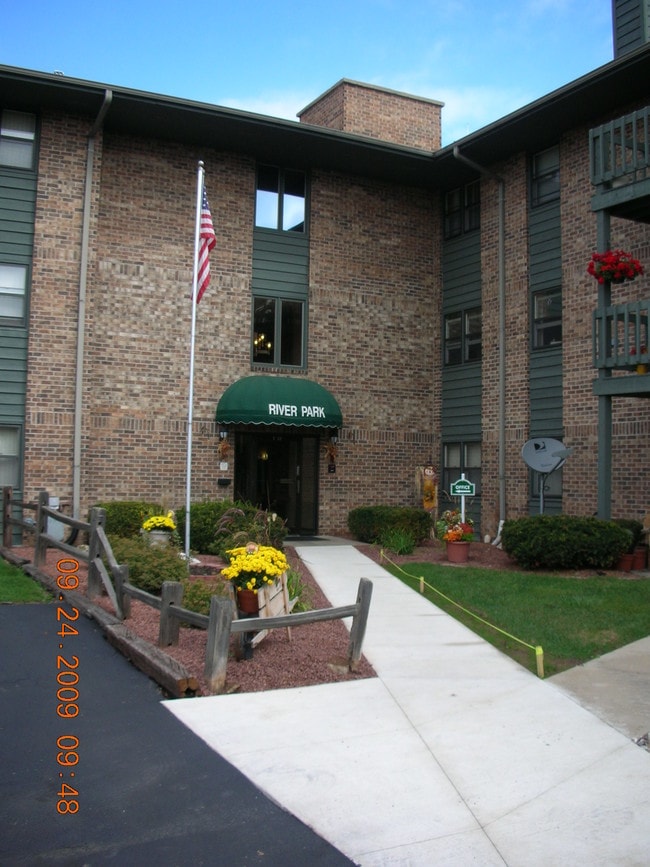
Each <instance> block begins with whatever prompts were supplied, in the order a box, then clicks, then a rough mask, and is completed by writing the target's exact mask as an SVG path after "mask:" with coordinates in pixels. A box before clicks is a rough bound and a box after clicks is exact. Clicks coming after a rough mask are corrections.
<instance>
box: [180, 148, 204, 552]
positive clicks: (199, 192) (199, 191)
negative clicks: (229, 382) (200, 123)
mask: <svg viewBox="0 0 650 867" xmlns="http://www.w3.org/2000/svg"><path fill="white" fill-rule="evenodd" d="M204 179H205V169H204V167H203V161H202V160H199V165H198V173H197V182H196V222H195V229H194V270H193V274H192V331H191V338H190V388H189V399H188V410H187V461H186V471H185V478H186V483H185V562H186V563H187V568H188V569H189V566H190V502H191V498H192V421H193V418H194V342H195V337H196V295H197V287H198V277H199V236H200V231H201V203H202V200H203V184H204Z"/></svg>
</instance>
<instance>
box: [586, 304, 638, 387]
mask: <svg viewBox="0 0 650 867" xmlns="http://www.w3.org/2000/svg"><path fill="white" fill-rule="evenodd" d="M649 323H650V300H646V301H633V302H631V303H629V304H616V305H612V306H609V307H603V308H599V309H597V310H595V311H594V321H593V335H594V340H593V366H594V367H595V368H597V369H598V371H599V373H600V377H599V379H597V380H596V381H595V382H594V394H598V395H604V394H611V395H627V396H629V397H650V352H649V351H648V350H649V349H650V339H649V337H650V335H649V334H648V324H649ZM613 371H622V372H626V373H627V374H629V375H626V376H611V375H610V374H611V373H612V372H613ZM646 371H647V372H646Z"/></svg>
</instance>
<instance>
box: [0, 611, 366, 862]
mask: <svg viewBox="0 0 650 867" xmlns="http://www.w3.org/2000/svg"><path fill="white" fill-rule="evenodd" d="M60 607H61V608H63V610H64V611H65V612H67V613H68V614H70V615H72V614H73V612H72V610H71V606H70V605H69V604H67V603H65V604H64V603H62V604H61V606H59V605H58V604H57V603H51V604H44V605H0V757H1V767H2V774H0V819H1V832H0V864H3V865H12V867H16V865H38V864H65V865H103V864H119V865H120V867H128V865H138V867H140V865H142V864H155V865H157V867H167V865H179V867H184V865H187V864H192V865H201V864H205V865H216V867H221V865H224V867H226V865H227V867H239V865H253V864H263V865H267V867H272V865H273V867H275V865H277V867H291V865H304V864H309V865H310V867H313V865H323V867H330V865H332V867H338V865H350V864H352V863H353V862H351V861H350V860H349V859H348V858H346V857H345V856H344V855H342V854H341V853H340V852H339V851H338V850H337V849H335V848H333V847H332V846H331V845H330V844H329V843H327V842H326V841H325V840H323V839H322V838H321V837H319V836H318V835H317V834H315V833H314V832H312V831H311V830H310V829H309V828H308V827H307V826H306V825H304V824H303V823H302V822H300V821H299V820H298V819H296V818H295V817H294V816H292V815H291V814H289V813H287V812H286V811H285V810H283V809H282V808H281V807H279V806H278V805H276V804H275V803H274V802H272V801H270V800H269V799H268V798H266V797H265V796H264V795H263V794H262V793H261V792H260V791H259V790H258V789H257V788H256V787H255V786H254V785H253V784H252V783H251V782H249V781H248V779H247V778H246V777H244V776H243V775H242V774H241V773H240V772H239V771H238V770H237V769H236V768H234V767H233V766H232V765H230V764H229V763H228V762H227V761H225V760H224V759H222V758H221V757H220V756H219V755H218V754H217V753H215V752H214V751H213V750H212V749H210V748H209V747H208V746H207V745H206V744H205V743H204V742H203V741H202V740H201V739H200V738H198V737H197V736H196V735H194V734H193V733H192V732H190V731H189V730H188V729H187V728H186V727H185V726H184V725H183V724H182V723H180V722H179V721H178V720H177V719H176V718H175V717H174V716H173V715H172V714H170V713H169V711H168V710H166V709H165V708H164V707H163V706H162V705H161V704H160V702H161V699H163V698H164V696H163V695H162V694H161V691H160V690H159V688H158V687H157V686H156V684H154V682H153V681H151V680H149V678H147V677H146V676H145V675H143V674H142V673H141V672H139V671H137V670H136V669H135V668H134V667H133V666H132V665H131V664H130V663H129V662H127V661H126V660H125V659H124V658H123V657H122V656H120V655H119V654H118V653H117V652H116V651H115V650H114V649H113V648H112V647H110V646H109V645H108V644H107V642H106V641H105V639H104V638H103V636H102V632H101V630H100V629H99V627H97V626H96V625H95V624H94V623H93V622H92V621H91V620H88V619H87V618H85V617H84V616H83V615H80V617H79V619H77V620H75V621H68V620H67V617H66V616H65V615H62V614H61V613H59V615H58V617H59V618H60V619H57V609H59V608H60ZM62 622H68V623H69V625H70V626H71V627H72V628H74V629H76V630H77V631H78V634H76V635H74V634H73V633H71V632H69V631H68V630H66V629H63V630H62ZM61 631H63V633H64V634H60V633H61ZM61 645H62V646H61ZM57 677H58V680H57ZM57 692H58V693H59V694H58V695H57ZM77 692H78V696H77ZM185 701H191V699H185ZM75 706H77V707H78V709H79V713H78V715H77V716H72V714H74V712H75ZM57 708H58V711H59V712H57ZM62 714H63V715H62ZM259 736H260V738H267V739H268V741H269V745H270V747H271V746H272V743H273V732H270V731H268V730H266V729H265V727H264V724H263V721H261V720H260V725H259ZM296 737H297V738H299V737H300V733H297V734H296ZM57 742H58V743H57ZM77 757H78V761H76V758H77ZM75 762H76V763H75ZM73 775H74V776H73ZM64 784H65V787H64Z"/></svg>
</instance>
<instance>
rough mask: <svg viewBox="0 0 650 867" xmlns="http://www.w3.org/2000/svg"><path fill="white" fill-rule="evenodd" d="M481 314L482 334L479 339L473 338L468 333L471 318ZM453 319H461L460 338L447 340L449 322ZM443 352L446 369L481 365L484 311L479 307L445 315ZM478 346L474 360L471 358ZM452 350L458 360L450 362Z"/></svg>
mask: <svg viewBox="0 0 650 867" xmlns="http://www.w3.org/2000/svg"><path fill="white" fill-rule="evenodd" d="M476 314H479V316H480V317H481V333H480V336H479V337H474V338H472V337H471V335H470V333H469V332H468V321H469V318H470V317H471V316H474V315H476ZM452 318H460V323H459V327H458V331H459V336H458V338H457V339H455V340H451V341H450V340H448V339H447V322H448V321H449V320H451V319H452ZM442 333H443V339H442V347H443V349H442V351H443V365H444V366H445V367H457V366H458V365H460V364H479V363H480V362H481V360H482V358H483V328H482V309H481V307H479V306H474V307H467V308H466V309H463V310H450V311H449V312H448V313H445V315H444V317H443V323H442ZM477 345H478V354H477V356H476V357H474V358H470V357H469V356H470V354H471V352H472V349H473V348H475V347H476V346H477ZM450 348H451V349H452V351H454V352H455V354H456V355H457V360H455V361H451V360H450Z"/></svg>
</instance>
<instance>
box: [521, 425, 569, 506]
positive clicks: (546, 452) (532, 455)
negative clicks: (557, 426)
mask: <svg viewBox="0 0 650 867" xmlns="http://www.w3.org/2000/svg"><path fill="white" fill-rule="evenodd" d="M572 451H573V449H572V448H569V449H568V448H566V447H565V445H564V443H561V442H560V440H554V439H552V438H551V437H537V438H536V439H532V440H528V442H527V443H524V446H523V448H522V450H521V456H522V458H523V459H524V461H525V463H527V464H528V466H529V467H530V468H531V470H535V472H537V473H539V474H540V475H541V476H542V479H541V483H540V486H539V512H540V515H542V514H544V485H545V483H546V477H547V476H549V475H550V474H551V473H553V472H555V470H559V469H560V467H561V466H562V465H563V464H564V462H565V461H566V459H567V458H568V457H569V455H570V454H571V452H572Z"/></svg>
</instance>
